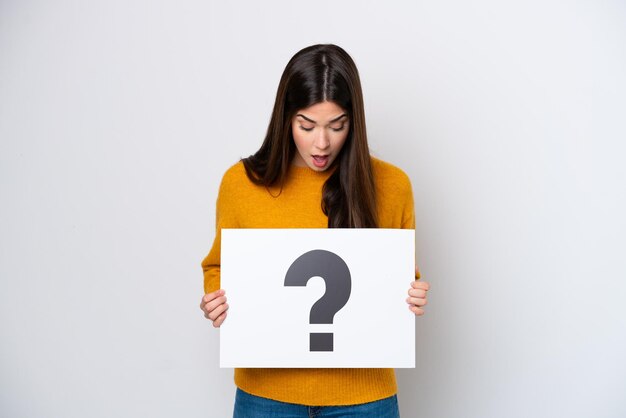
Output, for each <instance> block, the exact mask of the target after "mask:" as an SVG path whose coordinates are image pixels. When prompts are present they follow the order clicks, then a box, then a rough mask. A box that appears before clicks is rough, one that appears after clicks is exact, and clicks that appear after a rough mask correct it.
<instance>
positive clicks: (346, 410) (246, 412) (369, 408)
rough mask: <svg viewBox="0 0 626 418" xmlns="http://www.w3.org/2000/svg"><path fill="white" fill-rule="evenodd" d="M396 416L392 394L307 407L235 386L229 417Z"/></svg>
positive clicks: (395, 405)
mask: <svg viewBox="0 0 626 418" xmlns="http://www.w3.org/2000/svg"><path fill="white" fill-rule="evenodd" d="M300 417H302V418H331V417H332V418H343V417H360V418H399V417H400V412H399V411H398V398H397V397H396V395H393V396H390V397H389V398H385V399H381V400H379V401H374V402H368V403H363V404H358V405H346V406H307V405H298V404H294V403H285V402H279V401H274V400H272V399H266V398H261V397H259V396H255V395H251V394H249V393H247V392H244V391H243V390H241V389H239V388H237V394H236V395H235V412H234V414H233V418H300Z"/></svg>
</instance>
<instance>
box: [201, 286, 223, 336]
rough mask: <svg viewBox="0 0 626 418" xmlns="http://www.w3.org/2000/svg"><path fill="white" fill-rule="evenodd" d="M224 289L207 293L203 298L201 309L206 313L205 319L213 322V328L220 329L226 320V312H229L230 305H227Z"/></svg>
mask: <svg viewBox="0 0 626 418" xmlns="http://www.w3.org/2000/svg"><path fill="white" fill-rule="evenodd" d="M225 293H226V292H224V289H220V290H216V291H215V292H213V293H207V294H205V295H204V296H202V301H201V302H200V309H202V312H204V317H205V318H207V319H210V320H211V321H213V326H214V327H215V328H219V326H220V325H222V322H224V319H226V311H228V303H226V296H225Z"/></svg>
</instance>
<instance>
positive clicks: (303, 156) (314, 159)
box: [291, 102, 350, 171]
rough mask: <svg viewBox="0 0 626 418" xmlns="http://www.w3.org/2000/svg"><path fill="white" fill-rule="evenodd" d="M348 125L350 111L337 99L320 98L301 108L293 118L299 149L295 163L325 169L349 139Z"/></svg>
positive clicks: (295, 139) (293, 130) (295, 140)
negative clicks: (329, 100)
mask: <svg viewBox="0 0 626 418" xmlns="http://www.w3.org/2000/svg"><path fill="white" fill-rule="evenodd" d="M349 127H350V120H349V119H348V113H347V112H346V111H345V110H344V109H342V108H341V107H339V106H338V105H337V104H336V103H334V102H320V103H317V104H314V105H312V106H309V107H307V108H306V109H301V110H299V111H298V112H296V116H294V118H293V119H292V120H291V132H292V134H293V139H294V142H295V143H296V148H297V149H298V152H297V153H296V155H295V156H294V158H293V164H294V165H296V166H299V167H309V168H311V169H312V170H315V171H324V170H326V169H327V168H328V167H330V165H331V164H332V163H333V161H334V160H335V158H337V155H339V151H341V147H343V144H344V143H345V142H346V138H347V137H348V128H349Z"/></svg>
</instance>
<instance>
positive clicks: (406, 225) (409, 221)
mask: <svg viewBox="0 0 626 418" xmlns="http://www.w3.org/2000/svg"><path fill="white" fill-rule="evenodd" d="M401 225H402V226H401V227H402V229H415V208H414V206H413V186H411V180H409V178H408V176H407V177H406V183H405V187H404V205H403V206H402V224H401Z"/></svg>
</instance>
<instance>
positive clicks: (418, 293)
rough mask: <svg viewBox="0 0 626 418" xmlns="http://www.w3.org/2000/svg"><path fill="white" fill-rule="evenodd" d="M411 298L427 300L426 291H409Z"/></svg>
mask: <svg viewBox="0 0 626 418" xmlns="http://www.w3.org/2000/svg"><path fill="white" fill-rule="evenodd" d="M409 296H413V297H414V298H425V297H426V291H425V290H424V289H413V288H411V289H409Z"/></svg>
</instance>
